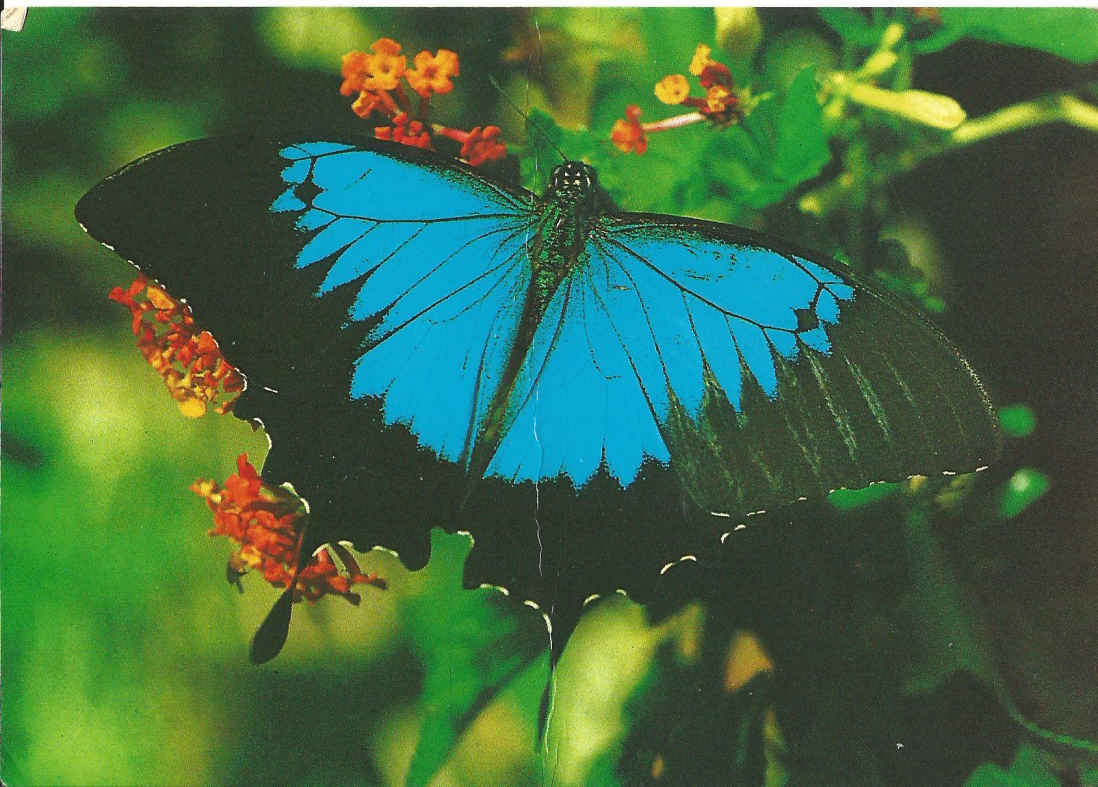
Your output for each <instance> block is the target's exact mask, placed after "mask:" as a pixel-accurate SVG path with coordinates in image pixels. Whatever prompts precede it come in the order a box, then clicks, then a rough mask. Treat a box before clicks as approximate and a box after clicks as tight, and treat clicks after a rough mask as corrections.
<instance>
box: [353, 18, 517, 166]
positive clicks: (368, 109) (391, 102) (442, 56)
mask: <svg viewBox="0 0 1098 787" xmlns="http://www.w3.org/2000/svg"><path fill="white" fill-rule="evenodd" d="M370 49H371V51H372V52H373V54H368V53H366V52H359V51H355V52H348V53H347V54H345V55H344V56H343V63H342V73H343V84H341V85H340V88H339V92H340V93H342V94H343V95H345V96H351V95H355V94H356V93H357V94H358V95H357V96H356V98H355V101H354V103H353V104H352V105H351V109H352V111H353V112H354V113H355V114H356V115H358V116H359V117H361V118H370V117H378V116H381V117H384V118H385V119H386V123H385V124H384V125H379V126H375V127H374V136H375V137H377V138H378V139H388V140H392V141H394V142H400V143H401V144H404V145H410V146H412V147H417V148H427V149H429V150H433V149H434V148H435V139H436V138H437V137H439V136H443V137H447V138H449V139H453V140H455V141H456V142H458V143H460V144H461V153H460V155H461V157H462V158H463V159H465V160H466V161H467V162H469V163H470V164H472V165H473V166H474V167H476V166H480V165H481V164H484V163H486V162H489V161H496V160H498V159H502V158H504V157H505V156H506V155H507V146H506V145H505V144H504V143H503V142H502V141H500V140H499V136H500V130H499V127H498V126H484V127H481V126H477V127H475V128H473V129H472V130H471V131H464V130H462V129H458V128H448V127H447V126H443V125H441V124H437V123H432V122H430V117H429V116H430V105H431V98H432V96H435V95H443V94H445V93H449V92H450V91H452V90H453V89H454V83H453V78H454V77H456V76H458V74H459V73H460V61H459V59H458V55H457V53H456V52H453V51H451V50H449V49H440V50H438V52H436V53H435V54H431V53H430V52H429V51H427V50H424V51H422V52H419V53H418V54H417V55H416V56H415V57H414V58H412V64H413V67H412V68H407V60H406V58H405V56H404V55H402V54H401V46H400V44H399V43H397V42H396V41H394V40H392V39H391V38H381V39H378V40H377V41H375V42H374V43H373V44H371V45H370ZM402 80H403V81H402ZM405 83H407V86H408V88H410V91H408V90H405V88H404V84H405ZM416 98H418V101H415V102H414V99H416Z"/></svg>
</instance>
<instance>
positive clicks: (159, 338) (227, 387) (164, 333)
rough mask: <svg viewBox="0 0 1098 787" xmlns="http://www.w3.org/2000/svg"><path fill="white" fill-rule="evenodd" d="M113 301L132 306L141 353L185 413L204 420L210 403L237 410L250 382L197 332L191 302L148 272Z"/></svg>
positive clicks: (115, 294)
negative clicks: (171, 292) (152, 280)
mask: <svg viewBox="0 0 1098 787" xmlns="http://www.w3.org/2000/svg"><path fill="white" fill-rule="evenodd" d="M110 299H111V300H112V301H117V302H118V303H121V304H122V305H123V306H126V307H128V308H129V310H130V313H131V314H132V315H133V333H134V335H135V336H136V337H137V347H138V349H139V350H140V351H141V355H143V356H144V357H145V360H146V361H148V362H149V364H150V365H151V366H152V367H153V368H154V369H156V371H157V372H159V374H160V376H161V377H162V378H163V379H164V383H165V384H166V385H167V386H168V390H169V391H170V392H171V395H172V398H173V399H175V401H176V402H177V403H178V404H179V409H180V410H181V411H182V413H183V415H185V416H187V417H189V418H198V417H200V416H202V415H204V414H205V413H206V408H207V406H208V405H210V404H215V407H214V409H215V410H216V412H218V413H226V412H228V411H229V410H231V409H232V406H233V404H234V403H235V402H236V399H237V397H238V396H239V395H240V392H241V391H242V390H244V379H243V378H242V377H241V376H240V373H239V372H238V371H237V370H236V369H235V368H233V367H232V366H231V365H230V364H229V362H228V361H226V360H225V359H224V358H223V357H222V356H221V351H220V349H219V348H218V346H217V342H216V341H215V340H214V338H213V336H212V335H211V334H210V332H209V331H201V332H199V331H198V330H197V328H196V327H195V324H194V318H193V317H192V316H191V310H190V309H189V308H188V307H187V306H186V305H185V304H183V303H180V302H179V301H177V300H176V299H175V298H173V297H172V296H170V295H169V294H168V293H167V292H166V291H165V290H164V289H163V288H161V287H158V286H157V285H155V284H150V283H149V280H148V279H147V278H146V277H145V275H144V274H139V275H138V276H137V278H136V279H135V280H134V282H133V284H131V285H130V286H129V287H128V288H126V289H123V288H121V287H115V288H114V289H113V290H111V292H110Z"/></svg>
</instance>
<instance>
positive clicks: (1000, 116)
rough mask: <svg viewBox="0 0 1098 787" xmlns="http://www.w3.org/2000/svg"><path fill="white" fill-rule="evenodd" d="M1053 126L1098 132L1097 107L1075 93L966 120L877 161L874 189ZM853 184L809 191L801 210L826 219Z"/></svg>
mask: <svg viewBox="0 0 1098 787" xmlns="http://www.w3.org/2000/svg"><path fill="white" fill-rule="evenodd" d="M1050 123H1067V124H1068V125H1071V126H1075V127H1077V128H1081V129H1084V130H1086V131H1091V132H1094V133H1098V107H1096V106H1094V105H1093V104H1090V103H1087V102H1086V101H1083V100H1082V99H1080V98H1079V97H1078V96H1075V95H1073V94H1072V93H1054V94H1052V95H1048V96H1042V97H1040V98H1035V99H1032V100H1030V101H1023V102H1020V103H1018V104H1011V105H1010V106H1007V107H1003V108H1002V109H997V110H995V111H994V112H990V113H988V114H986V115H983V116H981V117H978V118H973V119H972V120H966V121H965V122H964V123H962V124H961V125H959V126H957V128H955V129H953V131H951V132H950V133H949V134H947V135H945V136H944V137H943V138H941V140H940V141H937V142H934V143H931V144H928V145H924V146H922V147H917V148H913V149H910V150H904V151H901V152H900V153H899V154H897V155H895V156H894V157H892V158H891V159H885V160H883V161H878V162H875V164H874V167H873V178H872V180H873V183H872V185H873V186H880V185H883V184H884V183H886V182H887V181H889V180H891V179H892V178H894V177H896V176H897V175H902V174H904V173H906V172H911V171H912V170H914V169H915V168H916V167H918V166H919V165H920V164H922V163H923V162H924V161H926V160H927V159H930V158H934V157H936V156H941V155H945V154H947V153H952V152H954V151H956V150H960V149H962V148H966V147H968V146H969V145H974V144H976V143H977V142H982V141H984V140H987V139H992V138H994V137H998V136H1002V135H1003V134H1011V133H1014V132H1016V131H1024V130H1025V129H1030V128H1037V127H1039V126H1044V125H1048V124H1050ZM853 185H854V182H853V181H852V180H850V179H849V178H848V179H846V180H845V181H844V180H843V179H842V176H840V177H839V178H836V179H835V180H834V181H831V182H829V183H825V184H823V185H821V186H819V187H818V188H816V189H813V190H812V191H810V192H808V193H807V194H805V195H804V197H802V198H801V202H800V205H801V208H802V210H806V211H807V212H810V213H814V214H816V215H820V216H826V215H827V214H829V213H830V212H831V211H832V210H834V209H835V208H836V207H838V204H839V203H840V202H842V201H844V200H845V199H847V198H848V197H849V195H848V191H849V189H850V188H851V187H852V186H853Z"/></svg>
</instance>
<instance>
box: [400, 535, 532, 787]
mask: <svg viewBox="0 0 1098 787" xmlns="http://www.w3.org/2000/svg"><path fill="white" fill-rule="evenodd" d="M472 546H473V539H472V537H471V536H469V535H467V534H457V535H447V534H445V533H443V532H442V531H441V530H437V529H436V530H433V531H432V532H431V563H430V564H429V565H428V567H427V568H426V569H425V570H426V571H427V572H429V573H431V574H433V575H434V576H432V577H430V579H429V582H430V584H431V585H432V588H431V589H430V591H429V592H427V593H424V594H423V595H421V596H419V597H417V598H415V599H413V600H412V601H411V602H409V604H408V608H407V610H406V611H405V614H406V615H407V616H408V618H409V621H410V624H411V629H412V630H413V631H415V633H416V642H415V643H414V645H415V647H416V650H417V651H418V653H419V656H420V659H421V661H422V662H423V666H424V672H425V676H424V685H423V694H422V697H421V700H420V701H421V705H422V708H423V711H424V713H425V718H424V721H423V726H422V727H421V728H420V734H419V741H418V742H417V744H416V750H415V754H414V755H413V756H412V763H411V766H410V767H409V770H408V776H407V780H406V783H407V784H409V785H420V784H427V783H428V782H429V781H430V780H431V779H432V777H433V776H434V775H435V774H436V773H437V772H438V771H439V769H440V768H442V766H443V765H444V764H445V763H446V761H447V760H448V759H449V757H450V754H451V753H452V752H453V750H454V747H455V746H456V745H457V742H458V740H459V738H460V737H461V735H462V733H463V732H465V730H466V729H467V728H468V727H469V725H470V724H471V723H472V722H473V721H474V720H475V719H476V718H477V716H478V715H479V714H480V712H481V711H482V710H484V708H485V707H486V706H487V705H488V704H489V703H490V702H491V701H492V699H494V698H495V697H496V695H498V694H499V692H500V691H501V690H503V689H504V688H505V687H506V686H507V685H509V684H510V683H511V682H512V681H513V680H514V679H515V678H516V677H518V676H519V675H520V674H521V673H522V672H523V671H524V670H525V669H526V668H527V667H529V666H530V665H531V664H532V663H533V662H534V661H535V660H536V659H537V658H538V657H539V656H541V655H542V654H544V653H545V648H546V643H547V640H546V634H545V626H544V623H543V621H542V618H541V616H540V615H536V614H534V612H533V610H530V609H528V608H526V607H520V606H519V605H518V604H517V603H516V602H515V601H514V600H513V599H511V598H509V597H508V596H505V595H504V594H503V593H501V592H500V591H498V590H496V589H494V588H480V589H478V590H464V589H463V588H462V586H461V572H462V566H463V565H464V562H465V558H466V557H467V556H468V554H469V550H470V549H472ZM520 610H521V611H525V612H528V613H529V614H524V615H520V614H519V611H520Z"/></svg>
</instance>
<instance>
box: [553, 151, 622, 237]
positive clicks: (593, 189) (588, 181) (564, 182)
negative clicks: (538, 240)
mask: <svg viewBox="0 0 1098 787" xmlns="http://www.w3.org/2000/svg"><path fill="white" fill-rule="evenodd" d="M543 199H544V200H545V201H546V202H550V203H553V204H555V205H557V206H558V207H560V208H562V209H563V210H564V211H565V212H567V213H572V214H575V215H577V216H579V217H584V218H581V219H580V223H581V224H582V223H585V218H590V217H592V216H595V215H597V214H599V213H603V212H607V211H611V210H613V203H612V202H611V200H610V196H609V195H608V194H607V193H606V192H605V191H603V189H602V187H600V186H599V177H598V175H597V174H596V173H595V168H594V167H592V166H591V165H590V164H584V163H583V162H582V161H565V162H564V163H563V164H558V165H557V166H555V167H553V171H552V173H550V175H549V188H548V189H547V190H546V192H545V197H544V198H543Z"/></svg>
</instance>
